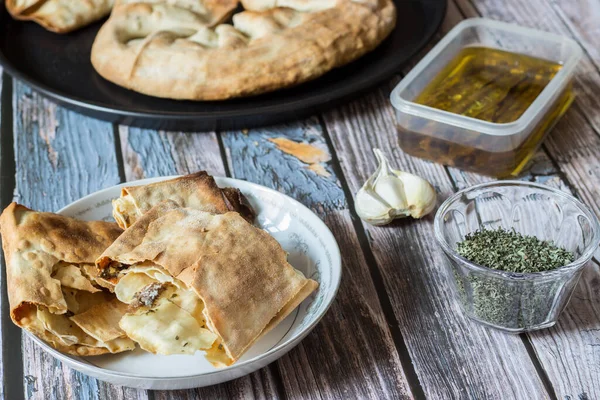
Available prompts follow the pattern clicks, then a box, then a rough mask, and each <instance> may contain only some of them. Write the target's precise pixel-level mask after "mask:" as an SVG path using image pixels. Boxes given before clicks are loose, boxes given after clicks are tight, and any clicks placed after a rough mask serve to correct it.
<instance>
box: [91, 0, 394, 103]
mask: <svg viewBox="0 0 600 400" xmlns="http://www.w3.org/2000/svg"><path fill="white" fill-rule="evenodd" d="M242 4H243V6H244V8H245V11H243V12H239V13H237V14H235V15H233V23H232V24H220V25H216V21H218V19H219V18H207V17H206V15H205V14H203V13H202V12H198V10H196V9H193V8H191V7H183V6H181V5H180V4H179V1H174V2H165V1H156V2H155V3H152V4H148V3H142V2H132V1H130V0H128V1H127V2H126V3H123V4H120V5H118V6H116V7H115V8H114V10H113V12H112V14H111V17H110V18H109V19H108V21H107V22H106V23H105V24H104V25H103V26H102V28H101V29H100V31H99V33H98V35H97V36H96V39H95V41H94V45H93V47H92V56H91V59H92V64H93V66H94V68H95V69H96V71H97V72H98V73H99V74H100V75H102V76H103V77H104V78H105V79H107V80H109V81H111V82H113V83H116V84H117V85H120V86H123V87H125V88H128V89H131V90H135V91H137V92H140V93H144V94H147V95H151V96H157V97H165V98H173V99H188V100H222V99H228V98H232V97H240V96H248V95H254V94H259V93H264V92H268V91H272V90H276V89H280V88H284V87H289V86H293V85H297V84H299V83H302V82H306V81H308V80H311V79H314V78H317V77H319V76H321V75H323V74H324V73H326V72H328V71H330V70H331V69H333V68H336V67H339V66H342V65H345V64H347V63H349V62H351V61H353V60H356V59H357V58H359V57H361V56H362V55H364V54H366V53H367V52H369V51H371V50H373V49H374V48H375V47H377V46H378V45H379V44H380V43H381V42H382V41H383V40H384V39H385V38H386V37H387V36H388V35H389V33H390V32H391V31H392V29H393V28H394V26H395V24H396V10H395V7H394V4H393V1H392V0H242ZM215 25H216V26H215ZM115 60H118V62H115Z"/></svg>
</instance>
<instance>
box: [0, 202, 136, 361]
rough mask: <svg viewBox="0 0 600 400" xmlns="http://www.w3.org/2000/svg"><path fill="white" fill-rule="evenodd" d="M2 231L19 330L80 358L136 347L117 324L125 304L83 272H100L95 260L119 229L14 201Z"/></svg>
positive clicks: (0, 220) (4, 216)
mask: <svg viewBox="0 0 600 400" xmlns="http://www.w3.org/2000/svg"><path fill="white" fill-rule="evenodd" d="M0 230H1V232H2V247H3V248H4V255H5V260H6V279H7V287H8V300H9V303H10V316H11V318H12V320H13V322H14V323H15V324H16V325H18V326H20V327H21V328H24V329H26V330H28V331H30V332H31V333H33V334H34V335H36V336H38V337H39V338H41V339H43V340H44V341H46V342H47V343H49V344H50V345H51V346H52V347H54V348H55V349H57V350H60V351H63V352H65V353H69V354H74V355H79V356H91V355H98V354H104V353H117V352H121V351H125V350H132V349H133V348H134V347H135V343H134V342H133V341H132V340H131V339H129V338H127V337H126V336H125V333H124V332H123V330H121V329H120V328H119V326H118V321H119V320H120V319H121V317H122V315H123V314H124V313H125V311H126V308H127V305H126V304H123V303H121V302H119V301H118V300H117V299H116V298H115V296H114V294H111V293H109V292H107V291H104V290H102V289H101V286H102V285H101V284H99V283H98V282H97V281H96V279H95V278H94V277H93V276H90V275H88V273H87V272H86V271H91V272H93V271H95V268H94V261H95V260H96V258H98V256H99V255H100V254H101V253H102V252H103V251H104V250H105V249H106V248H107V247H108V246H109V245H110V244H111V243H112V242H113V241H114V240H115V239H116V238H117V237H118V236H119V235H120V234H121V232H122V230H121V229H120V228H119V227H118V226H117V225H116V224H114V223H109V222H102V221H79V220H76V219H72V218H67V217H64V216H61V215H57V214H52V213H46V212H36V211H32V210H30V209H28V208H27V207H24V206H22V205H19V204H16V203H12V204H10V205H9V206H8V207H7V208H6V209H5V210H4V212H3V213H2V216H0ZM104 284H107V283H106V282H105V283H104Z"/></svg>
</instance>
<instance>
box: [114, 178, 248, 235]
mask: <svg viewBox="0 0 600 400" xmlns="http://www.w3.org/2000/svg"><path fill="white" fill-rule="evenodd" d="M164 200H173V201H175V202H176V203H177V204H179V205H180V206H181V207H189V208H195V209H197V210H200V211H206V212H210V213H213V214H224V213H226V212H229V211H236V212H239V213H240V214H241V215H242V216H243V217H244V218H245V219H247V220H248V221H250V222H252V221H253V220H254V216H255V215H254V211H253V210H252V208H251V207H250V205H249V204H248V201H247V200H246V198H245V197H244V195H243V194H242V193H241V192H240V191H239V190H238V189H235V188H222V189H221V188H219V187H218V186H217V184H216V182H215V180H214V178H213V177H212V176H210V175H209V174H208V173H206V172H205V171H200V172H196V173H194V174H190V175H185V176H182V177H179V178H175V179H171V180H168V181H161V182H157V183H152V184H149V185H141V186H129V187H124V188H123V189H122V190H121V197H119V198H118V199H115V200H113V217H114V218H115V221H117V223H118V224H119V226H120V227H121V228H123V229H126V228H128V227H130V226H131V225H132V224H133V223H134V222H135V221H136V220H137V219H138V218H139V217H140V216H142V215H143V214H144V213H145V212H147V211H148V210H150V209H151V208H152V207H154V206H155V205H157V204H158V203H160V202H162V201H164Z"/></svg>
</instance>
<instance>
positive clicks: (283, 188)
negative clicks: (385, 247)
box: [222, 118, 347, 212]
mask: <svg viewBox="0 0 600 400" xmlns="http://www.w3.org/2000/svg"><path fill="white" fill-rule="evenodd" d="M276 137H285V138H287V139H290V140H294V141H296V142H306V143H311V144H317V145H319V147H322V148H327V145H326V143H325V139H324V138H323V131H322V130H321V126H320V125H319V122H318V121H317V120H316V118H311V119H309V120H306V121H302V122H294V123H290V124H285V125H278V126H274V127H268V128H259V129H252V130H249V131H247V132H246V131H243V132H239V131H237V132H224V133H223V134H222V138H223V143H224V145H225V146H226V147H227V148H228V150H229V153H230V155H231V156H230V162H231V170H232V174H233V175H234V177H235V178H238V179H244V180H247V181H250V182H255V183H258V184H261V185H264V186H268V187H271V188H273V189H276V190H279V191H280V192H283V193H286V194H288V195H290V196H291V197H293V198H295V199H296V200H298V201H300V202H301V203H303V204H304V205H306V206H308V207H309V208H311V209H313V210H316V211H317V212H327V211H329V210H333V209H343V208H346V207H347V203H346V199H345V196H344V192H343V190H342V188H341V186H340V183H339V181H338V178H337V176H336V175H335V172H334V171H333V169H332V168H331V165H330V164H326V165H325V169H326V170H327V172H329V173H330V174H331V176H330V177H324V176H320V175H318V174H316V173H315V172H313V171H311V170H309V169H308V165H307V164H305V163H303V162H301V161H300V160H298V159H297V158H296V157H294V156H292V155H289V154H285V153H284V152H282V151H280V150H279V149H278V148H277V146H276V145H275V144H274V143H272V142H270V141H269V140H268V139H270V138H276ZM329 151H331V150H330V149H329Z"/></svg>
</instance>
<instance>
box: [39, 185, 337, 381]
mask: <svg viewBox="0 0 600 400" xmlns="http://www.w3.org/2000/svg"><path fill="white" fill-rule="evenodd" d="M171 178H174V177H162V178H153V179H144V180H141V181H136V182H128V183H126V184H124V185H127V186H132V185H141V184H147V183H152V182H157V181H160V180H165V179H171ZM215 179H216V181H217V184H218V185H219V186H221V187H226V186H231V187H236V188H238V189H240V190H241V191H242V193H244V195H246V197H247V198H248V200H249V202H250V203H251V204H252V206H253V207H254V209H255V211H256V213H257V219H256V224H257V225H258V226H260V227H261V228H262V229H265V230H266V231H267V232H269V233H270V234H271V235H272V236H273V237H274V238H275V239H277V241H278V242H279V243H280V244H281V246H282V247H283V248H284V249H285V250H286V251H287V252H288V253H289V257H288V260H289V262H290V263H291V264H292V265H293V266H294V267H295V268H297V269H299V270H300V271H302V272H303V273H304V274H305V275H306V276H307V277H310V278H312V279H314V280H316V281H317V282H319V288H318V290H317V291H316V292H315V293H313V294H312V295H311V296H310V297H309V298H308V299H306V300H305V301H304V302H303V303H302V304H301V305H300V306H299V307H298V308H297V309H296V310H294V311H293V312H292V313H291V314H290V315H289V316H288V317H287V318H286V319H285V320H284V321H282V322H281V323H280V324H279V325H278V326H277V327H275V328H274V329H273V330H272V331H271V332H269V333H268V334H267V335H265V336H264V337H263V338H261V339H260V340H259V341H258V342H257V343H256V344H255V345H254V346H252V347H251V348H250V349H249V350H248V352H247V353H246V354H244V356H243V357H242V358H241V359H240V360H239V361H238V362H237V363H236V364H234V365H232V366H231V367H228V368H221V369H217V368H214V367H213V366H211V365H210V364H209V363H208V362H207V361H206V360H205V359H204V356H203V355H202V353H201V352H197V353H196V354H195V355H193V356H189V355H172V356H161V355H153V354H150V353H146V352H144V351H142V350H140V349H139V348H138V349H136V350H134V351H133V352H125V353H120V354H110V355H103V356H98V357H75V356H71V355H67V354H63V353H61V352H59V351H57V350H55V349H53V348H52V347H50V346H49V345H47V344H46V343H44V342H43V341H41V340H40V339H38V338H36V337H34V336H33V335H31V337H32V338H33V340H35V342H36V343H37V344H38V345H40V346H42V347H43V348H44V350H46V351H47V352H49V353H50V354H52V355H53V356H54V357H56V358H57V359H59V360H61V361H62V362H64V363H65V364H67V365H69V366H70V367H72V368H74V369H76V370H78V371H80V372H83V373H84V374H87V375H90V376H93V377H95V378H98V379H101V380H103V381H107V382H110V383H113V384H116V385H124V386H131V387H136V388H144V389H188V388H193V387H200V386H208V385H214V384H217V383H220V382H224V381H228V380H230V379H235V378H238V377H240V376H243V375H246V374H249V373H251V372H253V371H256V370H257V369H259V368H262V367H264V366H266V365H267V364H269V363H270V362H272V361H274V360H276V359H278V358H279V357H281V356H282V355H284V354H285V353H286V352H288V351H289V350H290V349H292V348H293V347H294V346H295V345H297V344H298V343H299V342H300V340H302V338H304V337H305V336H306V335H307V334H308V333H309V332H310V331H311V330H312V329H313V328H314V326H315V325H316V324H317V322H318V321H319V320H320V319H321V317H322V316H323V315H324V314H325V312H326V311H327V309H328V308H329V306H330V305H331V302H332V301H333V299H334V297H335V294H336V292H337V289H338V286H339V284H340V279H341V272H342V271H341V258H340V251H339V248H338V245H337V243H336V241H335V239H334V237H333V235H332V234H331V232H330V231H329V229H328V228H327V226H325V224H324V223H323V222H322V221H321V220H320V219H319V217H317V216H316V215H315V214H314V213H313V212H312V211H310V210H309V209H308V208H306V207H305V206H303V205H302V204H300V203H299V202H297V201H296V200H293V199H291V198H289V197H288V196H285V195H283V194H281V193H279V192H277V191H274V190H271V189H268V188H265V187H263V186H259V185H255V184H252V183H248V182H244V181H240V180H237V179H230V178H215ZM124 185H118V186H114V187H111V188H108V189H104V190H101V191H99V192H96V193H93V194H91V195H89V196H86V197H84V198H82V199H81V200H78V201H76V202H74V203H72V204H70V205H68V206H67V207H65V208H63V209H62V210H60V211H59V213H60V214H63V215H67V216H70V217H75V218H79V219H84V220H100V219H101V220H106V221H112V220H113V219H112V206H111V201H112V199H114V198H117V197H119V195H120V193H121V187H122V186H124Z"/></svg>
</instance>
